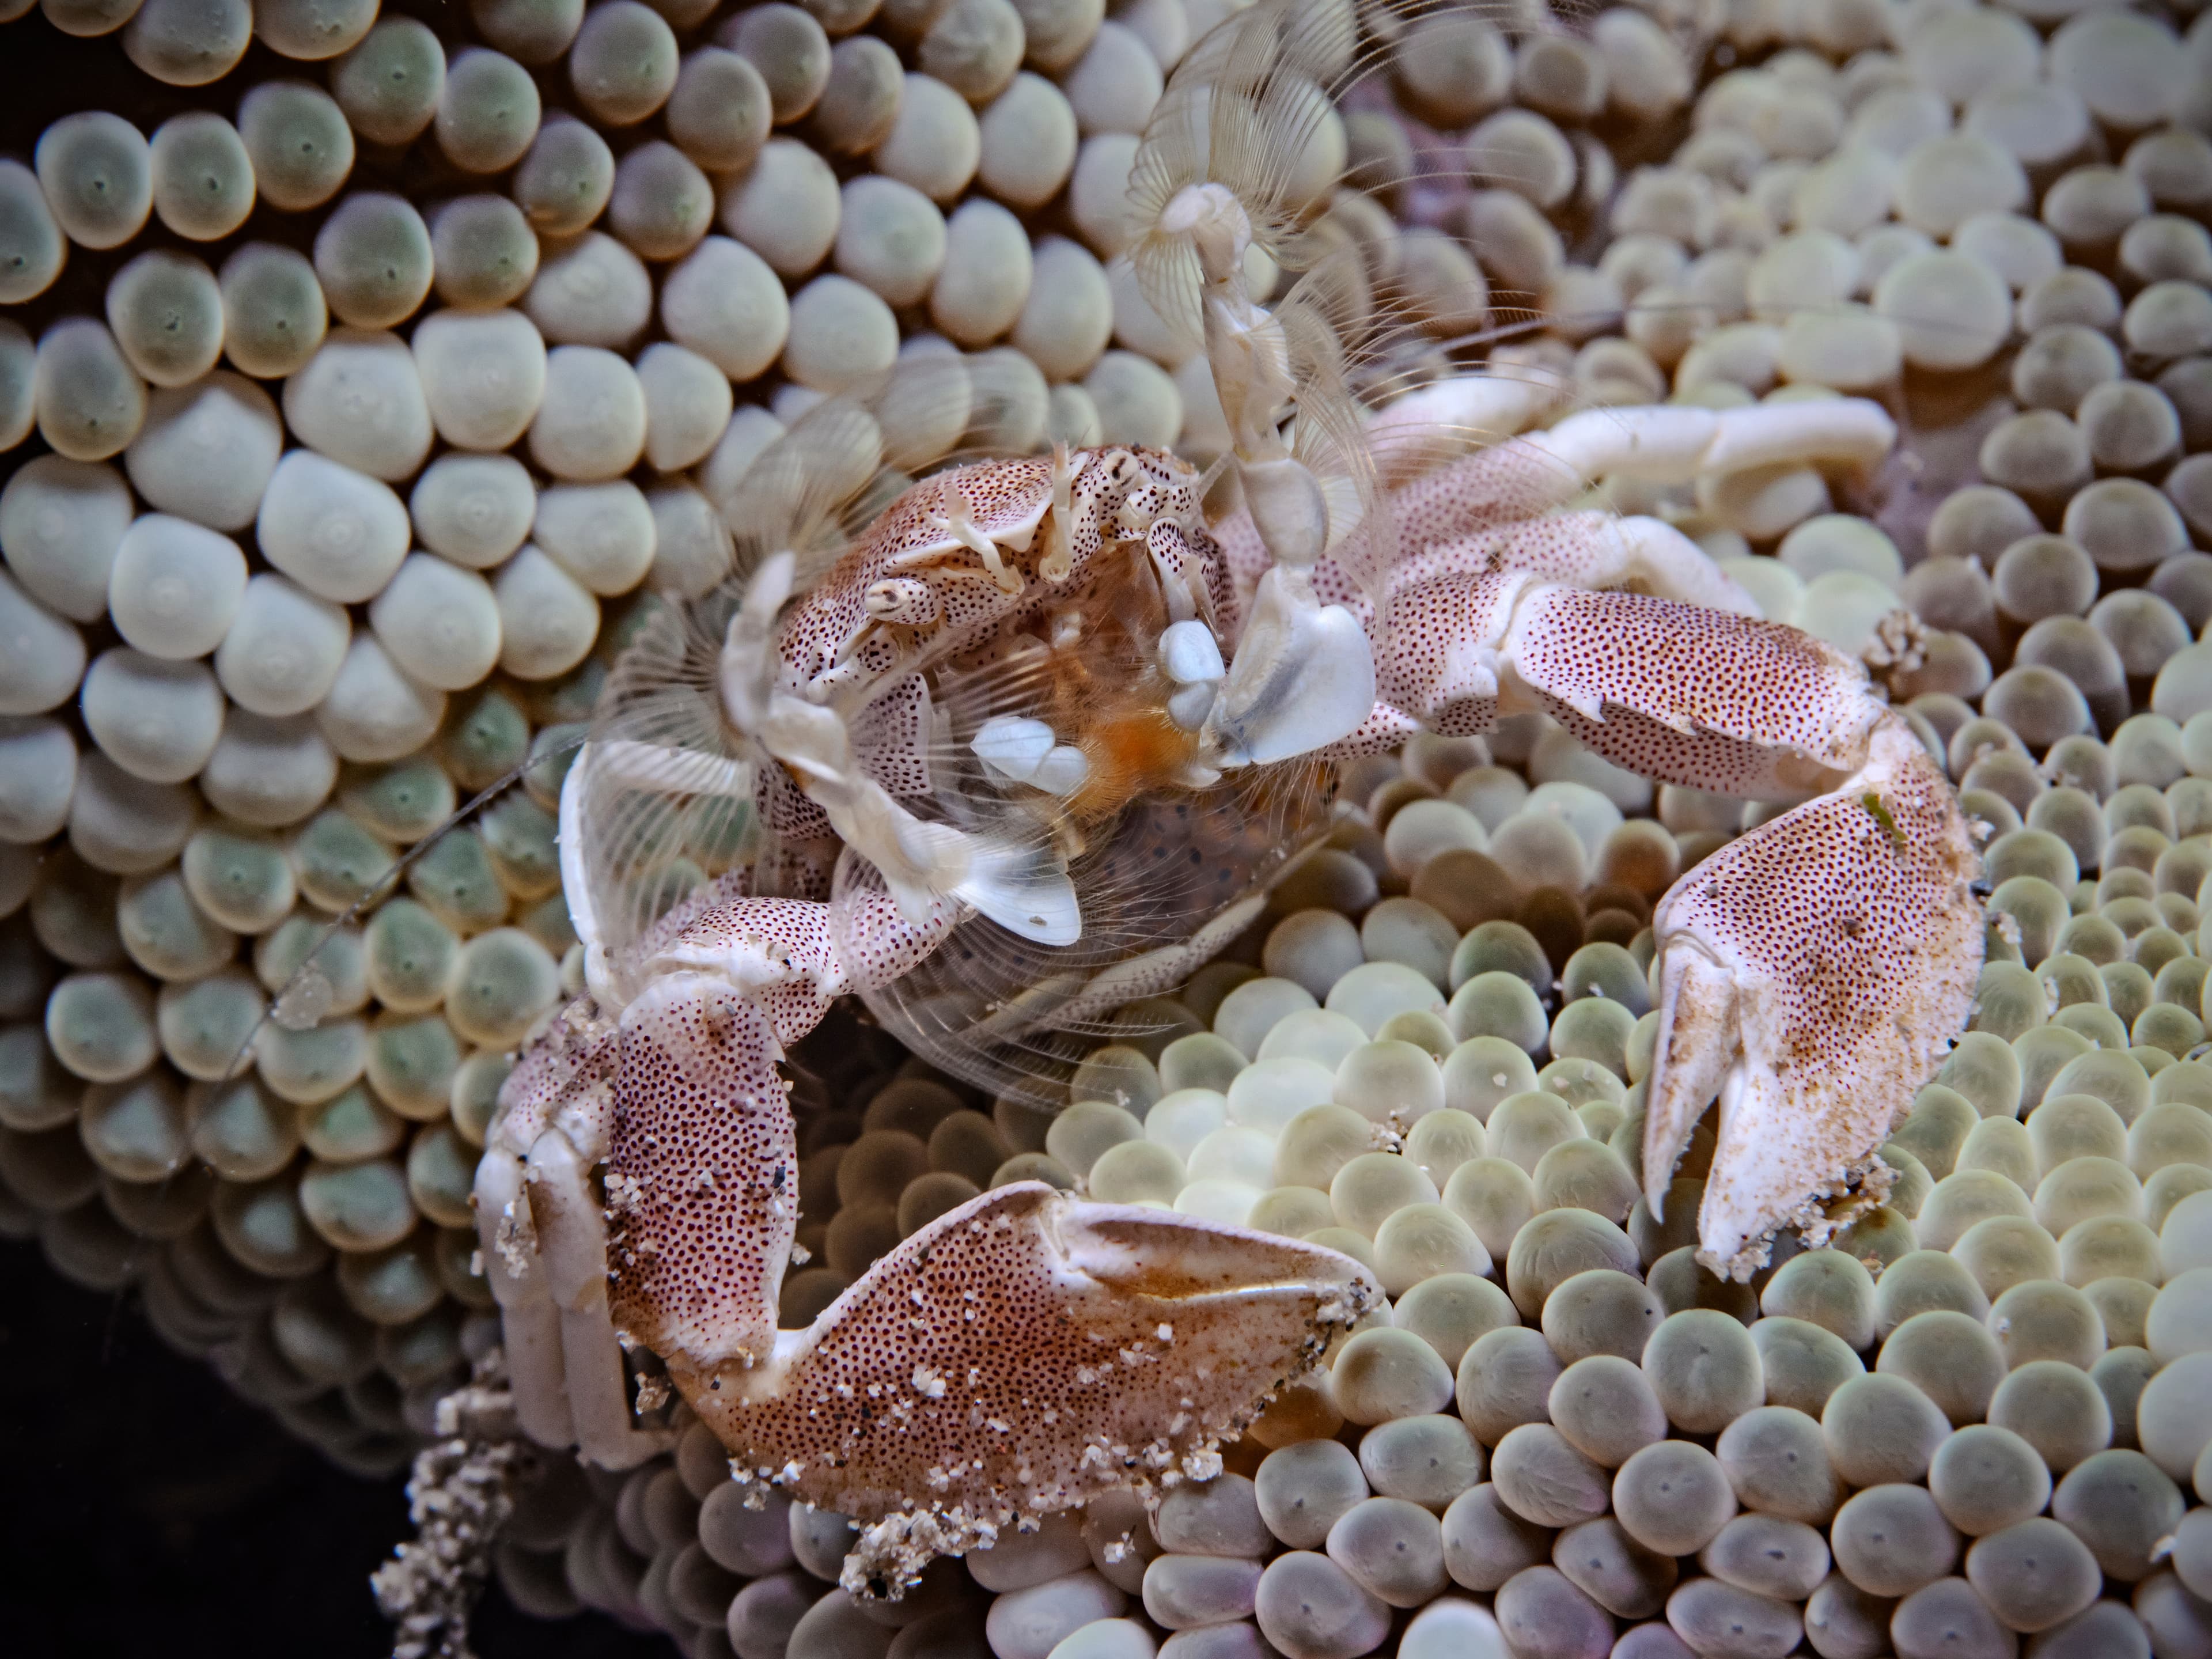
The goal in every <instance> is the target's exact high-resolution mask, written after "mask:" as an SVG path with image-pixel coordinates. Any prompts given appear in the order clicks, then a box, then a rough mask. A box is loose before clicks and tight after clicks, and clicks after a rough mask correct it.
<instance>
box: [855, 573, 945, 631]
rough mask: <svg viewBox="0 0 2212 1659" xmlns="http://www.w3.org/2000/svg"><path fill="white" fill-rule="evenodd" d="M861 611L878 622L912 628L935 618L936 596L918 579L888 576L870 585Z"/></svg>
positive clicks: (863, 595)
mask: <svg viewBox="0 0 2212 1659" xmlns="http://www.w3.org/2000/svg"><path fill="white" fill-rule="evenodd" d="M860 608H861V609H862V610H864V611H866V612H867V613H868V615H870V616H871V617H875V618H876V619H877V620H878V622H887V623H900V624H902V625H904V626H907V627H913V626H915V625H918V624H920V623H928V622H934V621H936V620H937V617H938V614H939V613H938V605H937V595H936V594H935V593H934V592H932V591H931V589H930V586H929V584H928V583H927V582H926V581H924V580H921V578H920V577H919V576H890V577H886V578H885V579H884V580H882V581H879V582H872V583H871V584H869V586H868V590H867V592H866V593H864V594H862V595H861V596H860Z"/></svg>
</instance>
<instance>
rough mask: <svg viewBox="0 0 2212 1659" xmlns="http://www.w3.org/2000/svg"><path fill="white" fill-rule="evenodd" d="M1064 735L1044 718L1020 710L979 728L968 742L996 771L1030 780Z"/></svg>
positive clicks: (1023, 781) (996, 717)
mask: <svg viewBox="0 0 2212 1659" xmlns="http://www.w3.org/2000/svg"><path fill="white" fill-rule="evenodd" d="M1059 741H1060V739H1059V738H1057V737H1056V736H1055V735H1054V732H1053V729H1052V727H1050V726H1047V725H1046V724H1045V723H1044V722H1043V721H1042V720H1030V719H1028V718H1026V717H1024V716H1023V715H1019V714H998V715H994V717H992V718H991V719H989V720H985V721H984V722H983V724H982V725H981V726H979V727H978V728H977V729H976V732H975V737H974V738H971V739H970V740H969V744H968V746H969V748H970V749H972V750H975V755H976V757H977V758H978V759H979V760H981V762H982V763H983V764H984V765H986V766H987V767H989V768H990V769H992V770H993V771H994V772H998V773H1001V774H1003V775H1006V776H1007V777H1010V778H1012V779H1014V780H1015V781H1017V782H1020V783H1027V782H1029V781H1030V780H1031V779H1033V778H1034V777H1035V776H1036V769H1037V768H1038V767H1039V766H1040V765H1042V763H1043V762H1044V758H1045V757H1046V756H1048V755H1049V754H1050V753H1052V750H1053V745H1054V744H1056V743H1058V742H1059Z"/></svg>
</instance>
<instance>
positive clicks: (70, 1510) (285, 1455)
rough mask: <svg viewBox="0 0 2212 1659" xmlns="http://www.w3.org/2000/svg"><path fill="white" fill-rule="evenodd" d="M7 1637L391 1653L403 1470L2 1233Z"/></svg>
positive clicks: (242, 1656)
mask: <svg viewBox="0 0 2212 1659" xmlns="http://www.w3.org/2000/svg"><path fill="white" fill-rule="evenodd" d="M0 38H4V37H0ZM0 1287H3V1288H0V1652H4V1653H6V1654H8V1655H9V1656H10V1659H109V1656H125V1655H127V1656H133V1659H136V1656H141V1655H149V1654H155V1653H161V1654H164V1655H170V1656H187V1655H189V1656H197V1655H202V1654H204V1655H209V1656H218V1655H219V1656H222V1659H262V1656H264V1655H267V1656H270V1659H276V1656H283V1659H299V1656H303V1655H312V1656H314V1659H356V1656H359V1659H372V1656H381V1655H386V1654H389V1653H390V1652H391V1650H392V1638H391V1632H390V1629H389V1627H388V1626H386V1624H385V1623H384V1620H382V1618H381V1617H380V1615H379V1614H378V1613H377V1610H376V1605H375V1603H374V1601H372V1600H371V1599H370V1597H369V1593H368V1575H369V1573H370V1572H371V1571H374V1569H375V1567H376V1565H377V1564H378V1563H379V1562H380V1561H382V1560H383V1559H385V1558H386V1556H387V1555H388V1554H389V1553H391V1550H392V1545H393V1544H395V1543H397V1542H398V1541H399V1540H400V1539H401V1538H402V1537H404V1536H405V1535H407V1533H408V1530H409V1528H408V1524H407V1499H406V1497H405V1495H404V1492H403V1491H402V1484H403V1483H402V1482H401V1481H400V1480H390V1481H386V1482H369V1481H364V1480H356V1479H355V1478H354V1477H353V1476H351V1475H349V1474H344V1473H343V1472H342V1471H340V1470H339V1469H337V1468H334V1467H332V1466H331V1464H329V1463H326V1462H324V1461H323V1459H322V1458H321V1457H320V1456H319V1455H317V1454H316V1453H315V1452H314V1451H313V1449H310V1448H309V1447H307V1445H305V1444H303V1443H301V1442H300V1441H297V1440H295V1439H294V1438H293V1437H291V1436H290V1435H289V1434H288V1433H286V1432H285V1431H284V1430H283V1428H282V1427H280V1426H279V1425H277V1423H276V1420H275V1419H272V1418H270V1417H269V1416H268V1415H267V1414H266V1413H263V1412H262V1411H260V1410H259V1409H258V1408H257V1407H253V1406H250V1405H248V1404H247V1403H246V1401H243V1400H241V1399H240V1398H239V1397H238V1396H237V1395H234V1394H232V1393H231V1392H230V1390H229V1389H228V1388H227V1387H225V1386H224V1384H223V1383H222V1381H221V1380H220V1379H218V1378H217V1377H216V1375H215V1374H214V1372H213V1371H211V1370H209V1369H208V1368H207V1367H206V1366H205V1365H203V1364H199V1363H198V1362H197V1361H195V1360H190V1359H186V1358H183V1357H182V1356H180V1355H179V1354H177V1353H175V1352H173V1351H172V1350H170V1349H169V1348H168V1347H167V1346H164V1344H163V1343H162V1342H161V1339H160V1338H159V1337H157V1336H155V1334H154V1333H153V1331H152V1329H151V1328H149V1326H148V1325H147V1323H146V1321H145V1319H144V1318H143V1316H141V1315H140V1313H139V1311H138V1310H137V1306H136V1305H135V1304H134V1299H133V1297H131V1293H129V1292H127V1291H126V1292H125V1293H124V1294H122V1295H121V1296H100V1295H96V1294H94V1293H93V1292H91V1291H82V1290H79V1289H77V1288H76V1287H75V1286H73V1285H68V1284H65V1283H64V1281H63V1280H62V1279H60V1278H59V1277H58V1275H57V1274H56V1273H54V1272H53V1270H52V1268H50V1267H47V1265H46V1261H44V1259H43V1258H42V1257H41V1256H40V1253H39V1249H38V1247H37V1246H36V1245H35V1244H18V1243H0ZM476 1635H477V1652H478V1653H479V1654H481V1655H483V1656H484V1659H648V1656H650V1659H669V1656H671V1655H672V1653H673V1651H674V1650H673V1649H672V1648H671V1646H670V1644H668V1643H667V1642H666V1641H665V1640H662V1639H659V1638H645V1637H641V1636H637V1635H635V1634H633V1633H632V1632H629V1631H626V1630H623V1628H622V1627H621V1626H617V1625H616V1624H615V1623H614V1622H613V1621H612V1620H608V1619H604V1618H601V1617H599V1615H597V1614H595V1613H585V1614H583V1615H581V1616H580V1617H578V1618H574V1619H568V1620H562V1621H560V1622H558V1623H546V1622H544V1621H543V1620H536V1619H531V1618H527V1617H526V1616H524V1615H523V1614H521V1613H517V1612H516V1611H515V1610H514V1608H513V1607H512V1606H511V1605H510V1604H509V1603H508V1602H507V1600H506V1598H505V1597H504V1596H502V1595H501V1594H500V1593H499V1590H498V1588H497V1586H496V1585H494V1586H493V1587H492V1588H491V1589H489V1590H488V1591H487V1592H486V1594H485V1597H484V1601H483V1605H482V1607H480V1608H479V1609H478V1613H477V1621H476Z"/></svg>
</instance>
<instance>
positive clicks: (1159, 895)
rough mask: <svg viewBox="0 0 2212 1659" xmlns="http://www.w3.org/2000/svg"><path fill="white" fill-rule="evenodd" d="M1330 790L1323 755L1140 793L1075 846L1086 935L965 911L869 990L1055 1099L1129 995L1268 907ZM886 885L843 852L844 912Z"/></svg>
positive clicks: (942, 1038)
mask: <svg viewBox="0 0 2212 1659" xmlns="http://www.w3.org/2000/svg"><path fill="white" fill-rule="evenodd" d="M1332 791H1333V783H1332V781H1331V779H1330V776H1329V773H1328V769H1327V768H1325V767H1322V766H1320V765H1317V764H1310V763H1303V762H1291V763H1283V764H1281V765H1278V766H1273V767H1267V768H1256V769H1251V770H1248V771H1244V772H1239V773H1234V774H1231V775H1229V776H1228V777H1227V778H1225V780H1224V781H1222V782H1220V783H1218V784H1217V785H1214V786H1212V787H1208V788H1204V789H1193V790H1190V791H1188V792H1183V793H1176V794H1173V795H1169V796H1152V797H1146V798H1140V799H1138V800H1136V801H1134V802H1133V803H1131V804H1130V805H1128V806H1127V808H1125V809H1124V810H1123V811H1121V812H1120V813H1119V814H1118V815H1117V816H1116V817H1115V818H1114V820H1113V821H1112V822H1111V823H1109V824H1108V825H1106V826H1105V827H1104V829H1103V832H1102V833H1101V834H1100V835H1099V836H1097V839H1096V840H1095V841H1094V842H1092V843H1091V844H1090V845H1088V846H1086V847H1085V849H1084V850H1083V851H1082V852H1081V853H1080V854H1079V855H1078V856H1076V857H1075V858H1073V859H1072V860H1069V862H1068V866H1067V869H1068V876H1069V878H1070V879H1071V880H1072V881H1073V884H1074V887H1075V890H1076V891H1077V893H1078V894H1079V895H1080V896H1081V900H1082V905H1083V936H1082V939H1080V940H1079V942H1078V943H1076V944H1075V945H1068V946H1059V947H1047V946H1042V945H1034V944H1031V943H1030V942H1029V941H1028V940H1026V939H1021V938H1019V937H1018V936H1017V935H1015V934H1014V933H1011V932H1009V931H1008V930H1007V929H1006V928H1004V927H1000V926H998V925H997V924H996V923H994V922H992V921H988V920H987V919H986V918H984V917H981V916H979V915H978V916H969V918H967V919H966V920H965V921H963V922H961V923H960V925H959V926H958V927H956V928H955V929H954V930H953V932H952V934H951V937H950V938H949V939H946V941H945V944H944V945H941V946H939V949H938V950H937V951H935V952H934V953H933V955H931V956H930V957H928V958H927V960H926V961H924V962H923V963H921V964H920V965H919V966H917V967H916V968H915V969H912V970H910V971H909V972H908V973H907V974H905V975H902V976H901V977H900V978H898V979H897V980H896V981H893V982H892V983H890V984H889V985H884V986H872V987H861V991H860V994H861V996H862V998H863V1000H865V1001H866V1003H867V1005H868V1007H869V1009H870V1011H871V1012H872V1013H873V1014H874V1015H875V1017H876V1018H877V1019H878V1020H879V1021H881V1022H882V1023H883V1024H884V1027H885V1029H886V1030H890V1031H891V1032H893V1033H895V1034H896V1036H898V1038H899V1040H900V1041H901V1042H904V1043H905V1044H907V1045H908V1047H909V1048H912V1049H913V1050H914V1051H915V1053H917V1054H922V1055H924V1056H926V1057H927V1058H928V1059H929V1060H932V1061H933V1063H935V1064H936V1065H939V1066H943V1067H944V1068H945V1070H947V1071H948V1072H951V1073H953V1074H954V1075H955V1076H957V1077H961V1078H964V1079H967V1080H969V1082H971V1083H974V1084H975V1085H977V1086H978V1087H980V1088H983V1089H986V1090H989V1091H993V1092H994V1093H996V1094H1000V1095H1004V1096H1007V1097H1012V1098H1016V1099H1018V1100H1022V1101H1024V1102H1026V1103H1030V1104H1032V1105H1034V1106H1036V1107H1039V1108H1055V1109H1056V1108H1057V1107H1059V1106H1060V1105H1062V1104H1064V1103H1066V1099H1067V1088H1066V1085H1067V1081H1068V1079H1069V1078H1070V1077H1071V1076H1072V1075H1073V1073H1074V1070H1075V1067H1076V1066H1077V1065H1078V1064H1079V1062H1080V1060H1082V1058H1083V1056H1084V1055H1085V1054H1086V1053H1088V1052H1089V1051H1090V1049H1091V1048H1093V1047H1094V1046H1095V1045H1096V1044H1097V1041H1098V1039H1099V1038H1100V1037H1102V1036H1107V1035H1109V1033H1112V1034H1118V1035H1120V1036H1122V1037H1124V1038H1126V1037H1127V1036H1128V1035H1129V1034H1130V1028H1129V1026H1128V1025H1127V1024H1126V1022H1125V1021H1121V1020H1117V1019H1116V1018H1115V1010H1116V1009H1118V1008H1119V1007H1120V1006H1121V1004H1123V1003H1124V1002H1127V1001H1128V1000H1131V999H1132V998H1133V997H1138V996H1142V995H1144V994H1147V993H1148V992H1151V991H1153V990H1158V989H1164V988H1165V987H1169V986H1172V985H1175V984H1177V983H1180V982H1181V981H1182V980H1184V979H1186V978H1187V977H1188V975H1189V974H1190V972H1191V970H1192V969H1193V968H1194V966H1195V965H1196V964H1197V963H1200V962H1201V961H1203V960H1204V959H1205V958H1206V957H1207V956H1208V955H1210V954H1211V953H1212V952H1213V951H1218V949H1219V948H1220V946H1221V945H1222V943H1223V942H1224V941H1225V939H1227V938H1229V937H1233V936H1234V934H1235V933H1237V931H1239V930H1240V929H1241V928H1242V927H1244V926H1246V925H1248V924H1249V922H1250V921H1251V920H1252V919H1253V918H1254V917H1255V916H1256V915H1258V913H1259V910H1260V908H1261V904H1262V903H1263V902H1264V893H1265V890H1266V889H1267V884H1269V883H1270V882H1271V881H1272V880H1273V878H1274V877H1275V876H1276V875H1277V874H1278V873H1279V872H1280V871H1281V870H1282V869H1283V868H1284V867H1285V866H1287V865H1288V864H1289V863H1290V862H1291V860H1294V859H1295V858H1297V856H1299V855H1300V854H1303V853H1304V852H1305V851H1306V850H1307V849H1308V848H1310V847H1311V846H1312V845H1313V843H1314V842H1315V841H1316V839H1318V837H1320V836H1322V835H1323V834H1325V833H1326V832H1327V830H1328V823H1329V813H1328V808H1329V801H1330V798H1331V794H1332ZM876 890H880V880H879V878H877V877H876V876H875V875H874V873H873V872H872V871H869V870H868V869H867V868H866V866H865V865H863V864H861V863H860V862H859V861H858V860H851V859H848V860H845V861H844V862H843V863H842V865H841V866H840V867H839V875H838V884H837V892H836V898H835V899H834V900H833V903H834V904H835V905H836V910H837V914H838V915H839V916H840V918H841V919H842V918H848V917H851V916H853V915H855V914H857V909H858V905H857V900H858V899H859V898H860V896H863V895H865V894H866V893H869V892H872V891H876ZM833 925H835V926H836V927H839V928H840V930H841V931H842V929H843V928H844V927H849V926H850V925H851V924H850V922H849V921H843V920H841V921H839V922H838V923H836V924H833Z"/></svg>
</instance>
